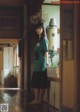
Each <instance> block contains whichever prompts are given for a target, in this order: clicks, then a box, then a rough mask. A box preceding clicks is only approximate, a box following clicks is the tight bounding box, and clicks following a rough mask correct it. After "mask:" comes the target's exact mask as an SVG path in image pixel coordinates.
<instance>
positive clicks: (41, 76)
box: [31, 69, 48, 89]
mask: <svg viewBox="0 0 80 112" xmlns="http://www.w3.org/2000/svg"><path fill="white" fill-rule="evenodd" d="M47 82H48V79H47V69H46V70H44V71H34V72H33V75H32V80H31V87H32V88H40V89H45V88H47V87H48V84H47Z"/></svg>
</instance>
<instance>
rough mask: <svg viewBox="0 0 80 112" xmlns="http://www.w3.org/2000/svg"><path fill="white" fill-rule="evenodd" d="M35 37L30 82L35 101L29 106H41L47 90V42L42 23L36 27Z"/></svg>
mask: <svg viewBox="0 0 80 112" xmlns="http://www.w3.org/2000/svg"><path fill="white" fill-rule="evenodd" d="M36 35H37V37H38V41H37V44H36V46H35V50H34V67H33V75H32V81H31V87H32V88H34V92H35V99H34V100H33V101H32V102H31V103H30V104H41V103H42V101H43V96H44V92H45V89H46V88H47V64H48V40H47V38H46V37H45V32H44V27H43V23H42V22H39V23H38V24H37V25H36Z"/></svg>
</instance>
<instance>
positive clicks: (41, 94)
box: [38, 89, 45, 103]
mask: <svg viewBox="0 0 80 112" xmlns="http://www.w3.org/2000/svg"><path fill="white" fill-rule="evenodd" d="M44 93H45V89H40V92H39V99H38V101H39V103H42V101H43V97H44Z"/></svg>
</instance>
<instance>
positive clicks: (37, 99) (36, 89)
mask: <svg viewBox="0 0 80 112" xmlns="http://www.w3.org/2000/svg"><path fill="white" fill-rule="evenodd" d="M39 93H40V89H38V88H34V95H35V98H34V100H33V101H32V102H30V103H29V104H38V102H39Z"/></svg>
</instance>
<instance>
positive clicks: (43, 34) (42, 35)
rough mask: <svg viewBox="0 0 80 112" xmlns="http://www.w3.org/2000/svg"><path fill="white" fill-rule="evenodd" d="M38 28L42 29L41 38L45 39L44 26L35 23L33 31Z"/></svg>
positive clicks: (40, 23)
mask: <svg viewBox="0 0 80 112" xmlns="http://www.w3.org/2000/svg"><path fill="white" fill-rule="evenodd" d="M38 28H42V29H43V32H42V34H41V38H44V37H45V30H44V24H43V23H42V22H39V23H37V24H36V27H35V29H38ZM36 35H37V36H38V34H37V33H36Z"/></svg>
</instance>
